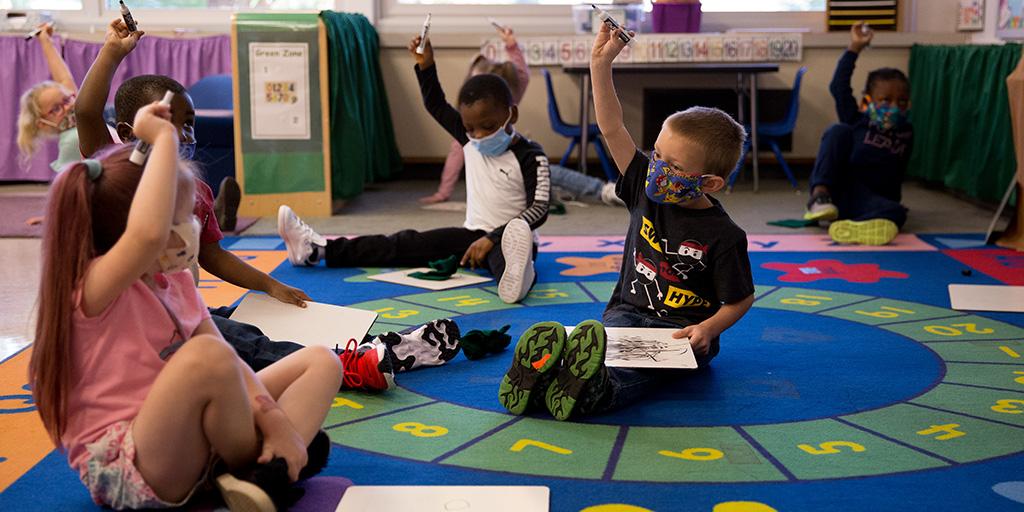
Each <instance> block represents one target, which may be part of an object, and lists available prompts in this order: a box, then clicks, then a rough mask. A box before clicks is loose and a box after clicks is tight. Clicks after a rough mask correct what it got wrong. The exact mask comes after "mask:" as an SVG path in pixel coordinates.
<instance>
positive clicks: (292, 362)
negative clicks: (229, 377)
mask: <svg viewBox="0 0 1024 512" xmlns="http://www.w3.org/2000/svg"><path fill="white" fill-rule="evenodd" d="M342 372H343V369H342V365H341V361H340V360H339V359H338V355H337V354H335V353H334V352H333V351H331V350H330V349H328V348H326V347H306V348H304V349H302V350H299V351H297V352H293V353H291V354H289V355H288V356H287V357H285V358H284V359H281V360H280V361H278V362H276V363H274V364H272V365H270V366H268V367H266V368H264V369H263V370H260V372H259V373H257V374H256V376H257V377H259V379H260V381H262V382H263V385H264V386H266V388H267V391H268V392H269V393H270V394H271V396H273V397H274V399H275V400H277V404H278V405H279V406H280V407H281V409H283V410H284V413H285V416H287V417H288V419H289V420H290V421H291V422H292V426H293V427H295V430H296V431H297V432H298V433H299V435H300V436H302V439H303V440H305V442H306V444H309V442H310V441H312V440H313V436H314V435H316V433H317V431H318V430H320V427H321V426H322V425H323V423H324V418H325V417H327V411H328V410H330V408H331V403H332V399H333V397H334V395H336V394H338V387H340V386H341V377H342Z"/></svg>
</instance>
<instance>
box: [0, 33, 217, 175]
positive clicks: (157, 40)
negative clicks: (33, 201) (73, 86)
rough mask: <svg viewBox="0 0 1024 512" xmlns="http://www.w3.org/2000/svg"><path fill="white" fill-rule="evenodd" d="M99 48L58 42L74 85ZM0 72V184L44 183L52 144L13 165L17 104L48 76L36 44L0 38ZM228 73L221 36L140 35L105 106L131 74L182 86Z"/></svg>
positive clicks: (15, 160)
mask: <svg viewBox="0 0 1024 512" xmlns="http://www.w3.org/2000/svg"><path fill="white" fill-rule="evenodd" d="M102 45H103V43H98V42H86V41H75V40H69V41H66V42H64V61H65V62H67V63H68V67H69V68H70V69H71V75H72V76H73V77H74V78H75V82H77V83H79V84H81V83H82V79H84V78H85V74H86V72H87V71H88V70H89V66H91V65H92V62H93V61H94V60H96V55H98V54H99V52H100V47H101V46H102ZM0 67H2V68H3V69H6V70H7V72H6V73H5V75H6V76H7V78H6V79H5V80H0V91H2V94H0V115H2V119H3V121H2V125H0V155H5V158H4V159H3V160H2V161H0V181H50V180H51V179H53V171H52V170H51V169H50V162H52V161H53V160H54V159H56V158H57V144H56V141H53V142H50V143H47V144H44V145H41V147H40V151H39V153H38V154H37V155H36V158H35V159H33V160H32V162H31V164H30V165H29V166H28V167H27V168H26V167H24V166H21V165H19V163H18V157H17V155H18V145H17V142H16V140H17V134H18V128H17V119H18V99H19V98H21V93H22V92H24V91H25V90H26V89H28V88H29V87H31V86H32V85H33V84H35V83H37V82H40V81H42V80H47V79H49V77H50V71H49V69H48V68H47V67H46V59H45V58H43V53H42V51H41V50H40V49H39V44H38V43H37V42H36V41H34V40H33V41H25V40H24V38H23V37H21V36H14V37H0ZM230 73H231V38H230V37H229V36H227V35H221V36H212V37H202V38H181V39H177V38H173V39H168V38H161V37H153V36H146V37H143V38H142V40H140V41H139V45H138V46H137V47H136V48H135V51H133V52H132V53H131V55H129V56H128V58H126V59H125V60H124V62H122V63H121V65H120V66H119V67H118V68H117V72H115V73H114V80H113V83H112V84H111V88H110V97H109V98H108V99H107V102H108V103H113V101H114V93H115V92H116V91H117V88H118V87H119V86H120V85H121V83H122V82H124V81H125V80H126V79H128V78H131V77H133V76H137V75H147V74H160V75H167V76H169V77H171V78H173V79H175V80H177V81H179V82H181V84H182V85H184V86H185V87H190V86H191V85H192V84H194V83H196V82H197V81H199V79H200V78H203V77H205V76H208V75H220V74H230Z"/></svg>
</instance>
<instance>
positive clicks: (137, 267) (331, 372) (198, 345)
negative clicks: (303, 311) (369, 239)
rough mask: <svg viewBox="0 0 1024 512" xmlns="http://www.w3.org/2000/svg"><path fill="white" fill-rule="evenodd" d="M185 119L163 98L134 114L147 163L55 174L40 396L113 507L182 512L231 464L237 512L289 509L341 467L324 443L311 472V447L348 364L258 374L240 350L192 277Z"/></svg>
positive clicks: (84, 474)
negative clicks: (305, 482) (277, 505)
mask: <svg viewBox="0 0 1024 512" xmlns="http://www.w3.org/2000/svg"><path fill="white" fill-rule="evenodd" d="M170 117H171V114H170V109H168V108H167V107H166V106H163V105H159V104H158V103H152V104H150V105H148V106H145V107H143V108H141V109H140V110H139V111H138V113H137V114H136V116H135V118H134V120H133V123H132V126H133V132H134V134H135V136H136V137H138V138H139V139H140V140H142V141H145V142H147V143H149V144H151V145H152V150H151V153H150V156H149V160H148V162H147V163H146V164H145V168H141V167H140V166H138V165H135V164H133V163H131V162H129V160H128V157H129V155H130V154H131V152H132V146H131V145H122V146H117V147H112V148H110V149H108V150H106V151H102V152H100V153H99V154H98V155H96V156H97V159H95V160H85V161H82V162H79V163H77V164H74V165H72V166H70V167H69V168H68V169H67V171H66V172H64V173H62V174H61V175H60V176H58V177H57V179H56V181H55V182H54V185H53V188H52V190H51V193H50V198H49V204H48V207H47V216H48V218H50V219H52V220H53V222H50V223H48V225H47V228H46V233H45V236H44V239H43V272H42V281H41V284H40V300H39V302H40V306H39V317H38V322H37V328H36V336H35V342H34V344H33V353H32V358H31V363H30V371H29V373H30V376H29V378H30V382H31V384H32V392H33V397H34V399H35V402H36V404H37V406H38V410H39V414H40V416H41V418H42V421H43V424H44V425H45V427H46V430H47V432H49V434H50V437H51V438H52V439H53V441H54V442H55V443H57V444H58V446H60V447H61V448H62V449H64V450H67V452H68V460H69V463H70V464H71V466H72V467H73V468H74V469H75V470H77V472H78V474H79V476H80V478H81V479H82V482H83V484H85V486H86V487H87V488H88V489H89V492H90V494H91V495H92V498H93V500H94V501H95V502H96V503H97V504H99V505H105V506H109V507H112V508H114V509H125V508H133V509H134V508H166V507H172V506H178V505H180V504H182V503H184V502H186V501H187V500H188V499H189V498H190V497H191V496H192V494H193V492H194V491H195V489H196V488H197V487H198V486H199V485H200V484H201V483H202V482H203V481H204V479H205V477H206V475H208V474H209V472H210V470H211V462H212V461H213V459H214V457H216V458H218V459H220V461H222V462H223V464H226V466H227V469H228V470H229V471H230V472H231V473H224V474H222V475H220V476H218V477H217V484H218V486H219V487H220V488H221V490H222V493H223V494H224V497H225V499H226V501H227V502H228V505H229V506H230V507H231V508H232V510H259V511H270V510H274V505H273V503H272V502H271V499H272V498H282V497H283V496H282V495H281V494H280V493H278V492H277V491H281V490H283V491H284V493H285V494H287V491H288V487H289V482H294V481H295V480H297V479H298V478H300V475H302V476H311V474H312V473H315V472H316V471H319V469H320V468H322V466H323V464H325V463H326V451H323V452H322V453H321V454H320V456H318V457H314V459H316V460H315V464H316V465H315V466H314V465H312V464H311V465H309V466H307V461H308V460H309V459H310V455H309V454H308V453H307V447H308V446H310V444H311V442H312V441H313V440H314V437H324V434H321V433H319V429H320V425H322V423H323V420H324V418H325V417H326V415H327V411H328V409H329V408H330V405H331V401H332V399H333V397H334V395H335V393H336V392H337V389H338V386H339V384H340V383H341V374H342V368H341V365H340V363H339V361H338V358H337V356H335V355H334V354H333V353H331V352H330V351H329V350H326V349H323V348H313V347H311V348H306V349H303V350H302V351H300V352H297V353H295V354H293V355H292V356H290V357H288V358H286V359H284V360H281V361H279V362H278V363H276V364H274V365H272V366H270V367H269V368H267V369H265V370H264V371H262V372H260V373H259V374H258V375H257V374H254V373H253V372H252V371H251V370H249V368H247V367H246V366H245V365H244V364H243V363H242V362H241V361H240V360H239V359H238V356H236V355H235V353H234V352H233V351H232V350H231V348H230V347H229V346H228V345H227V344H226V343H224V340H223V339H222V338H221V336H220V333H218V332H217V328H216V327H215V326H214V325H213V323H212V322H211V321H210V316H209V313H208V312H207V310H206V308H205V307H204V306H203V301H202V298H201V297H200V296H199V292H198V290H197V289H196V287H195V284H194V283H193V280H192V274H191V273H190V272H189V271H188V268H189V264H190V263H192V262H193V261H194V260H195V258H196V252H197V246H198V244H199V221H198V220H197V219H196V218H195V217H194V216H193V214H192V205H193V203H194V195H195V192H194V190H193V189H194V187H195V182H196V179H195V176H194V175H193V172H192V169H191V167H190V166H189V164H188V163H187V162H183V161H180V160H179V159H178V138H179V134H178V130H177V129H176V128H175V126H174V125H172V124H171V123H170V122H168V121H167V120H168V119H170ZM183 390H187V392H183ZM316 466H319V467H316ZM233 475H234V476H233ZM257 475H259V477H257ZM236 477H237V478H236ZM247 480H253V481H258V482H260V485H261V486H263V488H261V487H257V486H256V485H254V484H253V483H250V482H249V481H247ZM263 489H274V490H275V491H274V492H270V493H269V494H270V495H269V496H268V492H264V490H263Z"/></svg>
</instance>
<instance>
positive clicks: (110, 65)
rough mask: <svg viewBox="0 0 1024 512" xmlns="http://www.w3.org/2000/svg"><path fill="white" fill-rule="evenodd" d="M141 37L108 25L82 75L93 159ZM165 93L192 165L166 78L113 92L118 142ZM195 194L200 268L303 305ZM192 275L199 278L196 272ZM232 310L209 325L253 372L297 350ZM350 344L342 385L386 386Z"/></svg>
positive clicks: (85, 142)
mask: <svg viewBox="0 0 1024 512" xmlns="http://www.w3.org/2000/svg"><path fill="white" fill-rule="evenodd" d="M139 34H140V33H139V32H129V31H128V29H127V27H126V26H125V24H124V21H122V20H121V19H117V20H115V21H114V22H112V23H111V24H110V26H109V28H108V29H107V35H106V40H105V41H104V44H103V47H102V48H101V49H100V52H99V55H98V56H97V57H96V61H95V62H94V63H93V65H92V67H91V68H90V69H89V73H88V75H86V77H85V81H84V82H83V84H82V93H81V94H80V95H79V97H78V101H77V104H76V108H77V111H78V120H79V125H78V130H79V132H80V134H81V135H80V139H81V140H80V144H81V151H82V154H83V155H91V154H93V153H94V152H96V151H97V150H98V149H100V148H101V147H103V146H105V145H107V144H110V143H112V142H113V140H112V138H111V135H110V132H109V130H107V125H106V123H105V122H104V121H103V105H104V103H105V102H106V98H107V96H108V95H109V93H110V83H111V80H112V79H113V76H114V72H115V71H116V70H117V66H118V65H119V64H120V62H121V61H122V60H123V59H124V58H125V57H126V56H127V55H128V54H129V53H131V51H132V50H134V49H135V46H136V44H137V43H138V39H139ZM168 90H169V91H171V92H173V93H174V99H173V100H172V102H171V116H172V117H171V121H172V122H173V124H174V126H175V128H176V130H177V133H178V134H179V141H180V142H179V150H180V151H181V154H182V157H183V158H185V159H187V160H191V158H192V155H193V152H194V150H195V145H196V141H195V137H194V128H193V125H194V123H195V108H194V107H193V106H192V99H191V97H189V95H188V93H187V92H186V90H185V88H184V87H183V86H182V85H181V84H180V83H178V82H177V81H175V80H174V79H172V78H169V77H166V76H162V75H142V76H136V77H133V78H130V79H128V80H126V81H125V82H124V83H123V84H121V86H120V87H119V88H118V89H117V93H116V94H115V95H114V110H115V117H116V119H117V127H116V128H117V133H118V135H119V137H120V138H121V140H125V141H130V140H134V139H135V134H134V132H133V127H132V123H131V120H132V119H133V118H134V117H135V113H136V112H137V111H138V109H139V108H141V107H142V106H143V105H146V104H148V103H150V102H153V101H157V100H159V99H161V98H162V97H163V95H164V92H165V91H168ZM195 189H196V197H195V199H196V200H195V212H194V213H195V215H196V217H198V218H199V222H200V225H201V226H202V233H201V236H200V243H199V258H198V264H199V266H201V267H202V268H203V269H204V270H206V271H208V272H210V273H211V274H213V275H214V276H215V277H218V278H220V279H223V280H224V281H226V282H228V283H231V284H234V285H235V286H239V287H242V288H245V289H249V290H258V291H262V292H265V293H267V294H268V295H270V296H271V297H274V298H276V299H278V300H280V301H282V302H286V303H290V304H295V305H296V306H299V307H304V306H305V301H307V300H310V298H309V296H307V295H306V293H305V292H304V291H302V290H300V289H298V288H294V287H291V286H288V285H286V284H284V283H282V282H280V281H278V280H276V279H274V278H273V277H271V276H270V275H268V274H266V273H264V272H262V271H260V270H259V269H257V268H255V267H253V266H251V265H249V264H248V263H246V262H245V261H243V260H242V259H240V258H239V257H237V256H235V255H234V254H232V253H230V252H228V251H226V250H224V248H222V247H221V245H220V241H221V239H223V238H224V235H223V234H222V233H221V231H220V227H219V225H218V222H217V216H216V215H215V214H214V200H213V192H212V191H211V190H210V187H209V186H208V185H207V184H206V183H205V182H204V181H203V180H201V179H196V187H195ZM196 277H197V278H198V270H197V269H196ZM233 311H234V309H233V308H217V309H213V310H211V311H210V312H211V313H212V320H213V323H214V324H215V325H216V326H217V329H218V330H219V331H220V332H221V334H222V335H223V336H224V339H225V340H226V341H227V342H228V343H230V344H231V346H233V347H234V348H235V350H236V351H237V352H238V355H239V356H240V357H242V359H243V360H244V361H245V362H246V364H248V365H249V366H250V367H252V368H253V369H254V370H256V371H259V370H261V369H263V368H264V367H266V366H267V365H268V364H270V363H272V362H274V361H277V360H280V359H281V358H283V357H285V356H287V355H288V354H291V353H292V352H295V351H296V350H298V349H300V348H301V345H298V344H295V343H289V342H272V341H271V340H269V339H268V338H267V337H266V336H264V335H263V333H262V332H261V331H260V330H259V329H258V328H257V327H255V326H252V325H248V324H243V323H240V322H235V321H234V320H231V319H230V318H228V317H229V316H230V315H231V313H232V312H233ZM354 345H355V344H353V346H349V347H344V348H345V349H346V350H344V351H343V352H342V356H341V357H342V359H343V360H344V361H345V362H346V363H347V364H346V367H347V368H348V371H347V372H346V378H345V380H344V383H345V387H360V388H368V389H374V390H384V389H387V388H388V387H390V385H391V379H390V373H391V372H390V369H389V367H388V366H387V365H385V366H383V367H381V365H380V364H379V363H381V362H385V361H384V360H385V359H386V358H385V357H384V354H385V346H384V345H383V344H381V343H376V342H374V343H370V344H368V345H364V346H361V347H358V348H357V347H355V346H354Z"/></svg>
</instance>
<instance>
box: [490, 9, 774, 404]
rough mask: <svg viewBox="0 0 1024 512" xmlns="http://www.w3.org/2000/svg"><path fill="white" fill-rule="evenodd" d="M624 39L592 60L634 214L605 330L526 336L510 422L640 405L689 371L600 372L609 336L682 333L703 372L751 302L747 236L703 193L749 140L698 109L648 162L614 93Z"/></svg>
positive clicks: (590, 323) (605, 36) (511, 394)
mask: <svg viewBox="0 0 1024 512" xmlns="http://www.w3.org/2000/svg"><path fill="white" fill-rule="evenodd" d="M619 30H620V29H615V30H611V29H609V27H608V26H607V25H604V26H602V28H601V32H600V33H598V35H597V39H596V40H595V42H594V49H593V52H592V55H591V61H590V75H591V77H592V80H593V88H594V109H595V112H597V124H598V126H599V127H600V128H601V134H602V135H603V137H604V139H605V141H606V142H605V143H606V145H607V147H608V150H609V151H610V153H611V155H612V158H613V159H614V161H615V165H616V167H618V169H619V172H620V173H621V174H622V176H621V178H620V179H619V180H618V182H617V183H616V194H617V195H618V197H619V199H621V200H622V201H623V202H624V203H625V204H626V207H627V208H628V209H629V214H630V222H629V231H628V233H627V234H626V242H625V247H624V250H623V255H622V256H623V257H622V261H623V264H622V267H621V270H620V272H619V281H618V283H617V284H616V285H615V290H614V291H613V292H612V296H611V299H610V300H609V301H608V306H607V307H606V308H605V311H604V315H603V318H602V320H603V322H597V321H595V320H587V321H585V322H582V323H580V324H579V325H578V326H576V328H575V329H574V330H573V331H572V333H570V334H568V335H567V334H566V332H565V329H564V328H563V327H562V326H561V325H560V324H558V323H556V322H541V323H539V324H535V325H534V326H532V327H530V328H529V329H527V331H526V332H525V333H523V335H522V337H521V338H520V340H519V343H518V344H517V345H516V349H515V353H514V355H513V361H512V366H511V368H510V369H509V371H508V373H507V374H506V375H505V377H504V378H503V379H502V382H501V384H500V387H499V389H498V400H499V401H500V402H501V403H502V405H504V406H505V408H506V409H508V410H509V412H511V413H513V414H523V413H524V412H526V411H527V410H528V409H529V408H531V406H533V407H540V406H541V403H542V402H543V404H544V406H546V407H547V410H548V411H549V412H550V413H551V415H552V416H554V417H555V419H558V420H566V419H569V418H570V417H572V416H585V415H589V414H595V413H600V412H605V411H611V410H614V409H618V408H621V407H625V406H628V405H630V404H632V403H635V402H636V401H637V400H642V399H643V398H644V397H645V396H647V395H648V394H650V393H651V392H653V391H654V390H656V389H658V388H660V387H662V386H664V385H665V384H666V383H667V382H670V381H673V380H678V379H681V378H685V377H686V375H687V374H688V372H691V370H665V369H632V368H607V367H605V365H604V358H605V348H606V335H605V330H604V326H608V327H657V328H673V329H677V330H676V332H675V333H674V334H673V336H674V337H676V338H684V337H687V338H689V339H690V344H691V346H692V348H693V352H694V355H695V356H696V359H697V362H698V366H699V367H705V366H706V365H707V364H708V363H709V362H710V361H711V359H712V358H714V357H715V356H716V355H717V354H718V350H719V335H721V334H722V332H724V331H725V330H726V329H728V328H729V327H731V326H732V325H733V324H735V323H736V322H737V321H738V320H739V319H740V318H741V317H743V315H744V314H746V312H747V311H748V310H749V309H750V306H751V304H753V302H754V283H753V278H752V276H751V271H750V260H749V259H748V257H747V239H746V233H744V232H743V230H742V229H740V228H739V227H738V226H736V224H735V223H733V221H732V219H730V218H729V215H728V214H727V213H726V212H725V210H724V209H723V208H722V205H721V203H719V202H718V200H717V199H714V198H713V197H711V196H710V195H708V194H710V193H714V192H717V191H719V190H721V189H722V188H723V187H724V186H725V177H726V176H728V175H729V172H730V171H731V170H732V169H733V168H734V167H735V166H736V163H737V161H739V158H740V150H741V149H742V147H743V142H744V140H745V138H746V133H745V131H744V130H743V127H742V126H740V125H739V124H738V123H737V122H736V121H734V120H733V119H732V118H730V117H729V116H728V115H727V114H725V113H724V112H722V111H721V110H718V109H713V108H706V107H693V108H690V109H687V110H685V111H682V112H677V113H675V114H672V115H671V116H669V117H668V119H666V120H665V122H664V123H663V124H662V128H661V132H660V133H659V135H658V139H657V141H656V142H655V144H654V150H653V151H652V152H651V153H650V155H646V154H644V153H642V152H640V151H639V150H638V149H637V147H636V144H635V143H634V142H633V138H632V136H630V134H629V132H628V131H627V130H626V127H625V125H624V124H623V121H622V106H621V105H620V104H619V100H618V98H617V97H616V94H615V86H614V84H613V83H612V61H613V60H614V59H615V57H616V55H618V54H619V52H620V51H622V48H623V47H624V46H625V45H624V43H623V42H622V40H621V39H620V37H619V34H618V32H619Z"/></svg>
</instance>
